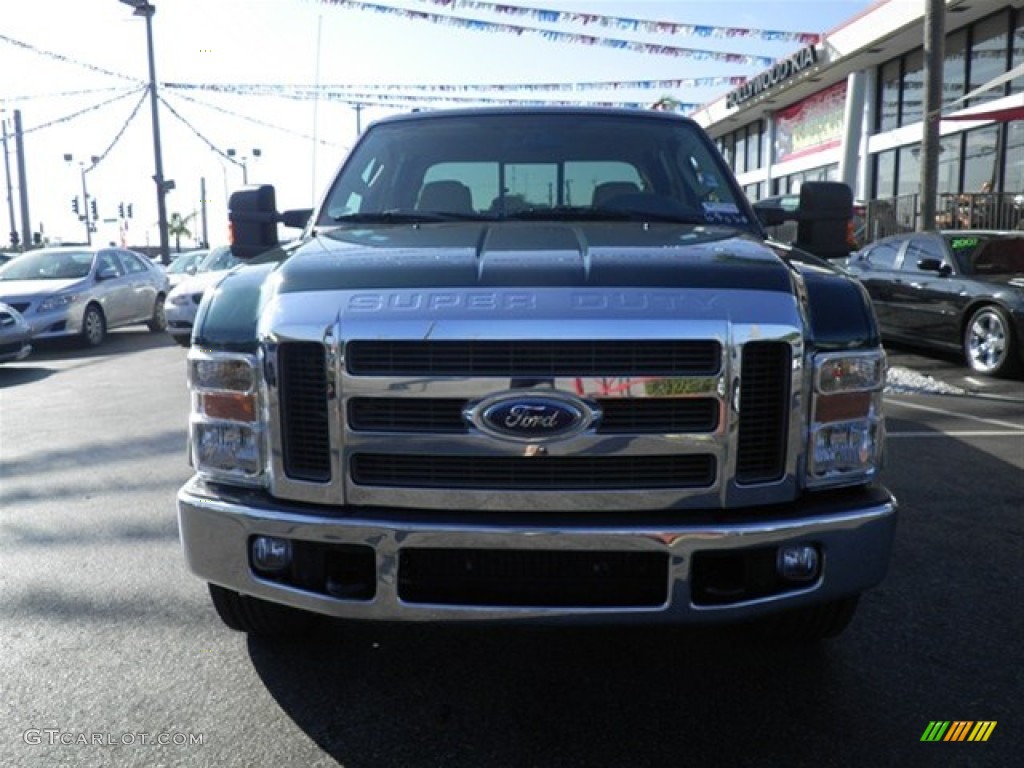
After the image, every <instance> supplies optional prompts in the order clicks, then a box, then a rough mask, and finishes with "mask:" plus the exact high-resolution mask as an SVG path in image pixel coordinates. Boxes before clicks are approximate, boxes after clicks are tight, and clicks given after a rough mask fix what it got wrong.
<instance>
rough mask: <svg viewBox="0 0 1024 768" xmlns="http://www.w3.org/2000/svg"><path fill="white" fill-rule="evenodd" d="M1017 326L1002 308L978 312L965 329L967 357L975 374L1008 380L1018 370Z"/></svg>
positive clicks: (972, 316)
mask: <svg viewBox="0 0 1024 768" xmlns="http://www.w3.org/2000/svg"><path fill="white" fill-rule="evenodd" d="M1015 343H1016V340H1015V339H1014V338H1013V326H1012V325H1010V320H1009V318H1008V317H1007V316H1006V312H1004V311H1003V310H1002V309H1001V308H999V307H997V306H994V305H988V306H985V307H981V308H980V309H978V310H977V311H976V312H975V313H974V314H973V315H971V319H970V320H969V321H968V322H967V326H966V328H965V329H964V356H965V357H966V359H967V365H969V366H970V368H971V370H972V371H974V372H975V373H981V374H985V375H986V376H1006V375H1008V374H1011V373H1013V372H1014V371H1016V369H1017V362H1018V361H1017V358H1016V350H1015Z"/></svg>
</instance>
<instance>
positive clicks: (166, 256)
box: [120, 0, 174, 264]
mask: <svg viewBox="0 0 1024 768" xmlns="http://www.w3.org/2000/svg"><path fill="white" fill-rule="evenodd" d="M120 1H121V2H122V3H124V4H125V5H130V6H131V7H132V8H134V9H135V12H134V14H133V15H135V16H142V17H144V18H145V19H146V47H147V50H148V52H149V102H150V107H151V110H152V113H153V157H154V160H155V163H156V173H155V174H154V176H153V181H154V182H155V183H156V210H157V221H158V227H159V229H160V261H161V262H162V263H163V264H170V263H171V248H170V242H169V239H168V236H167V193H168V192H169V191H170V190H172V189H174V182H172V181H166V180H165V179H164V163H163V158H162V156H161V152H160V118H159V113H158V111H157V94H156V63H155V61H154V58H153V14H154V13H156V6H154V5H153V4H152V3H149V2H146V0H120Z"/></svg>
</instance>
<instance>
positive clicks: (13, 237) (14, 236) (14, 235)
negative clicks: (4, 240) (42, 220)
mask: <svg viewBox="0 0 1024 768" xmlns="http://www.w3.org/2000/svg"><path fill="white" fill-rule="evenodd" d="M20 242H21V238H20V237H18V233H17V232H16V231H15V230H13V229H12V230H11V248H17V247H18V243H20Z"/></svg>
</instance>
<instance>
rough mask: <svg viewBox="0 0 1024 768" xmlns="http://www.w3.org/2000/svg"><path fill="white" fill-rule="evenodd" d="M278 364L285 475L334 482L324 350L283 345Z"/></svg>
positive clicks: (302, 344) (307, 345)
mask: <svg viewBox="0 0 1024 768" xmlns="http://www.w3.org/2000/svg"><path fill="white" fill-rule="evenodd" d="M277 362H278V369H279V377H280V398H281V443H282V448H283V461H284V471H285V473H286V474H287V475H288V476H289V477H291V478H294V479H296V480H306V481H309V482H319V483H325V482H327V481H329V480H330V479H331V442H330V430H329V418H328V416H329V414H328V410H327V409H328V397H327V394H328V393H327V366H326V355H325V349H324V346H323V344H317V343H314V342H293V343H289V344H282V345H280V347H279V348H278V352H277Z"/></svg>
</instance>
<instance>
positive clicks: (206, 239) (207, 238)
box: [199, 176, 210, 248]
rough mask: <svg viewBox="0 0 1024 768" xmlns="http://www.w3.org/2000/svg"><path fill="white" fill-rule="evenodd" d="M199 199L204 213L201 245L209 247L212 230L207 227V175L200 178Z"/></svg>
mask: <svg viewBox="0 0 1024 768" xmlns="http://www.w3.org/2000/svg"><path fill="white" fill-rule="evenodd" d="M199 201H200V205H201V207H200V210H201V211H202V215H203V244H202V246H201V247H202V248H209V247H210V230H209V229H208V228H207V222H206V177H205V176H201V177H200V178H199Z"/></svg>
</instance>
